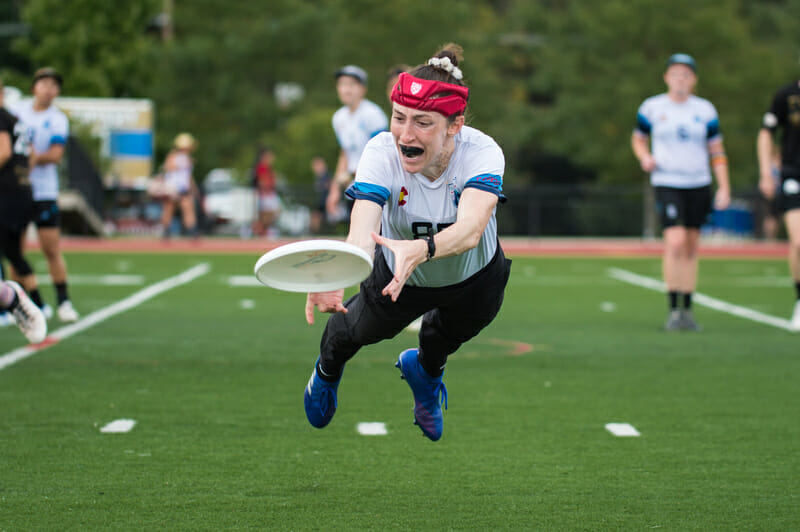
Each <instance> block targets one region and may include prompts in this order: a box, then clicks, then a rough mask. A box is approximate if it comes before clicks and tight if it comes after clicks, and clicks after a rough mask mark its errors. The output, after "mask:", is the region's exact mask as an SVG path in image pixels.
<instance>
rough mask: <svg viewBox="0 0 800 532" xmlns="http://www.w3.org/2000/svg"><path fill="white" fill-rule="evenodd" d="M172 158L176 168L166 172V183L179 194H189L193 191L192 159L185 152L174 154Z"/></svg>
mask: <svg viewBox="0 0 800 532" xmlns="http://www.w3.org/2000/svg"><path fill="white" fill-rule="evenodd" d="M171 157H172V160H171V163H172V165H173V166H174V168H173V169H172V170H170V171H167V172H164V182H165V183H166V185H167V186H168V187H169V188H170V190H172V191H174V192H176V193H177V194H180V195H184V194H188V193H189V191H191V189H192V169H193V167H194V165H193V164H192V158H191V157H189V154H188V153H184V152H176V153H173V154H172V155H171Z"/></svg>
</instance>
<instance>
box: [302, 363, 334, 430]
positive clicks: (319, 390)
mask: <svg viewBox="0 0 800 532" xmlns="http://www.w3.org/2000/svg"><path fill="white" fill-rule="evenodd" d="M317 363H319V359H317V362H315V363H314V371H313V372H312V373H311V378H310V379H308V385H307V386H306V389H305V391H304V392H303V402H304V403H305V406H306V417H307V418H308V422H309V423H311V424H312V425H313V426H315V427H317V428H318V429H321V428H323V427H324V426H326V425H327V424H328V423H330V422H331V419H333V415H334V414H335V413H336V404H337V400H336V389H337V388H338V387H339V381H341V377H339V380H338V381H336V382H328V381H326V380H323V379H321V378H320V377H319V375H317Z"/></svg>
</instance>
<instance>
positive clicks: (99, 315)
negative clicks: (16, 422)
mask: <svg viewBox="0 0 800 532" xmlns="http://www.w3.org/2000/svg"><path fill="white" fill-rule="evenodd" d="M210 270H211V266H209V265H208V264H205V263H204V264H198V265H197V266H194V267H192V268H189V269H188V270H186V271H185V272H183V273H180V274H178V275H176V276H174V277H170V278H169V279H164V280H163V281H159V282H158V283H156V284H153V285H150V286H148V287H146V288H143V289H141V290H139V291H138V292H136V293H135V294H133V295H131V296H129V297H126V298H125V299H123V300H121V301H117V302H116V303H113V304H111V305H109V306H107V307H105V308H101V309H100V310H96V311H95V312H92V313H91V314H88V315H86V316H84V317H83V318H82V319H81V320H79V321H77V322H75V323H72V324H70V325H66V326H64V327H61V328H60V329H56V330H55V331H53V332H52V333H50V334H49V335H48V336H47V338H45V340H44V342H42V343H41V344H33V345H28V346H25V347H20V348H18V349H14V350H13V351H9V352H8V353H6V354H4V355H2V356H0V370H3V369H5V368H7V367H8V366H10V365H11V364H14V363H15V362H19V361H20V360H23V359H25V358H28V357H29V356H31V355H35V354H36V353H38V352H39V351H42V350H44V349H47V348H48V347H50V346H51V345H54V344H57V343H58V342H60V341H61V340H66V339H67V338H69V337H70V336H73V335H75V334H77V333H79V332H81V331H85V330H86V329H88V328H90V327H93V326H95V325H97V324H98V323H102V322H104V321H106V320H107V319H109V318H112V317H114V316H116V315H117V314H119V313H121V312H125V311H126V310H130V309H132V308H134V307H137V306H139V305H141V304H142V303H144V302H145V301H147V300H148V299H152V298H154V297H156V296H157V295H159V294H161V293H163V292H166V291H167V290H171V289H173V288H176V287H178V286H180V285H183V284H186V283H189V282H191V281H194V280H195V279H197V278H198V277H200V276H202V275H205V274H206V273H208V272H209V271H210Z"/></svg>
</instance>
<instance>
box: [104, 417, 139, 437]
mask: <svg viewBox="0 0 800 532" xmlns="http://www.w3.org/2000/svg"><path fill="white" fill-rule="evenodd" d="M134 425H136V421H135V420H133V419H115V420H114V421H112V422H111V423H109V424H107V425H105V426H104V427H103V428H101V429H100V432H106V433H112V434H119V433H122V432H130V431H131V429H133V426H134Z"/></svg>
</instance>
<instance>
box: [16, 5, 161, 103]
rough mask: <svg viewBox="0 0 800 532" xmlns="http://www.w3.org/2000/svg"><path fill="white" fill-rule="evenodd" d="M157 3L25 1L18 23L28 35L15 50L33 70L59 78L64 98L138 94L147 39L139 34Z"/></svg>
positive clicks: (146, 63)
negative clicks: (52, 72)
mask: <svg viewBox="0 0 800 532" xmlns="http://www.w3.org/2000/svg"><path fill="white" fill-rule="evenodd" d="M157 5H158V2H157V0H146V1H141V0H118V1H115V2H113V3H110V2H103V1H101V0H71V1H70V2H63V1H60V0H28V1H26V2H25V3H24V5H23V9H22V14H21V16H22V19H23V20H24V21H25V22H26V23H27V24H28V25H29V26H30V28H31V33H30V34H29V35H27V36H24V37H22V38H20V39H18V40H17V42H16V43H15V49H16V51H17V52H18V53H21V54H24V55H26V56H27V57H28V58H29V60H30V63H31V64H32V65H34V68H38V67H40V66H44V65H50V66H53V67H55V68H57V69H58V70H60V71H61V72H62V73H63V74H64V93H65V94H69V95H70V96H98V97H119V96H123V97H124V96H131V95H139V93H140V92H144V91H145V90H146V87H148V85H149V82H150V78H151V72H152V69H151V64H150V63H151V61H152V60H153V55H152V44H153V42H152V41H153V39H152V38H151V37H150V36H148V35H147V34H146V33H145V32H146V29H147V25H148V23H149V21H150V20H151V19H152V17H153V16H154V15H155V14H156V13H157V8H156V6H157Z"/></svg>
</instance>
